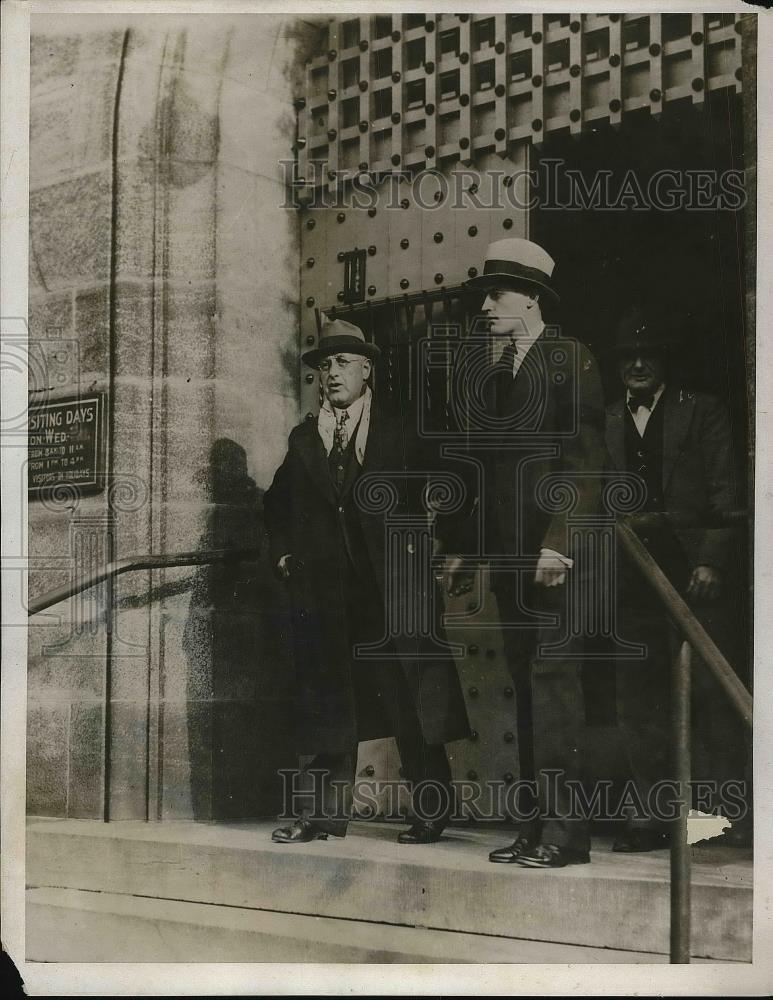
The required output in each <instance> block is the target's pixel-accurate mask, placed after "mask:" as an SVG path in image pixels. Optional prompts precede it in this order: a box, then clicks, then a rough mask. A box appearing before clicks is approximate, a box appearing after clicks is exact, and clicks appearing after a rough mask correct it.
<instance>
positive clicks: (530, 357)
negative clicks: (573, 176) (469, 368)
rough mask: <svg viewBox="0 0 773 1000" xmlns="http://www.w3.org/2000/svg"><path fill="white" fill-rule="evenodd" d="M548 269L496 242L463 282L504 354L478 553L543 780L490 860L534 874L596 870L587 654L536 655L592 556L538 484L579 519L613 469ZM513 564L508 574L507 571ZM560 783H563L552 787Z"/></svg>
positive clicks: (483, 450) (485, 458)
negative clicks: (588, 773) (537, 622)
mask: <svg viewBox="0 0 773 1000" xmlns="http://www.w3.org/2000/svg"><path fill="white" fill-rule="evenodd" d="M553 267H554V262H553V260H552V258H551V257H550V255H549V254H548V253H547V252H546V251H545V250H544V249H543V248H542V247H540V246H538V245H537V244H536V243H533V242H532V241H530V240H525V239H504V240H498V241H496V242H495V243H492V244H491V245H490V246H489V248H488V251H487V254H486V261H485V264H484V268H483V273H482V274H480V275H477V276H476V277H474V278H473V279H472V280H471V281H470V282H468V285H469V286H470V287H472V288H480V289H482V290H483V291H485V300H484V302H483V304H482V313H483V314H484V315H485V317H486V319H487V320H488V329H489V336H490V338H491V341H493V343H494V346H495V349H496V347H498V346H499V345H500V344H503V349H502V348H501V347H500V348H499V350H498V351H497V352H496V353H498V354H499V357H498V358H497V359H496V360H495V361H494V362H493V364H492V365H491V366H490V368H489V369H488V371H485V370H482V372H481V375H480V378H479V379H478V384H480V385H482V387H483V392H482V394H483V395H484V396H485V412H483V413H480V414H479V415H477V418H474V422H475V423H476V424H477V427H476V428H475V429H474V430H473V433H472V435H471V440H472V442H473V444H472V447H473V449H474V451H475V452H476V455H477V458H478V459H479V461H480V465H481V468H482V470H483V489H484V493H483V495H482V496H481V498H480V507H479V519H480V523H481V525H482V533H483V545H484V549H483V551H484V552H485V553H486V554H487V555H490V556H491V557H493V558H492V560H491V561H492V573H491V580H492V589H493V591H494V593H495V595H496V598H497V604H498V607H499V613H500V619H501V620H502V621H503V623H504V624H503V639H504V643H505V651H506V654H507V659H508V666H509V669H510V672H511V675H512V677H513V682H514V688H515V693H516V702H517V715H518V731H519V732H518V744H517V746H518V757H517V758H515V755H514V765H515V763H516V759H517V760H518V761H519V770H520V776H521V778H522V779H536V780H537V783H538V786H539V800H540V801H539V812H540V815H541V816H542V818H543V821H542V822H541V823H540V822H534V823H526V822H519V816H517V815H513V816H512V819H513V820H515V822H516V824H517V831H518V832H517V836H516V839H515V841H514V842H513V843H512V844H510V845H508V846H507V847H503V848H499V849H497V850H495V851H493V852H492V853H491V854H490V855H489V860H491V861H492V862H496V863H499V864H518V865H521V866H523V867H532V868H557V867H563V866H564V865H566V864H576V863H584V862H587V861H589V860H590V855H589V850H590V838H589V834H588V827H587V823H585V822H583V821H582V820H581V819H576V818H566V817H567V816H568V808H567V807H568V801H569V800H568V795H569V793H568V790H567V789H568V786H567V785H566V783H565V782H566V779H569V778H577V779H579V778H581V777H582V763H583V753H582V748H581V742H582V733H583V729H584V716H583V696H582V688H581V676H580V668H581V662H582V656H581V648H580V646H581V643H580V644H578V648H577V649H575V650H574V652H573V653H572V656H571V658H569V657H567V658H566V659H541V658H540V657H539V656H537V647H538V643H549V642H551V641H553V642H555V641H557V640H558V638H559V637H560V634H561V629H562V627H565V625H566V620H567V590H568V588H567V581H568V580H569V579H570V577H571V575H572V574H574V575H575V576H576V575H577V574H585V573H586V569H585V565H584V560H583V553H582V552H580V551H574V550H571V549H570V542H569V537H568V529H567V514H568V511H567V510H563V511H560V512H559V511H557V510H555V509H550V505H549V504H546V503H545V502H544V497H541V494H540V486H539V484H540V483H541V482H546V481H548V480H547V479H546V477H553V476H557V477H568V478H569V480H570V483H569V488H570V489H571V490H573V491H574V492H575V496H576V503H575V506H574V510H573V511H572V513H573V514H574V515H575V516H578V515H584V514H594V513H595V512H596V511H597V510H598V509H599V502H600V501H599V498H600V473H601V470H603V468H604V465H605V451H604V443H603V434H604V402H603V397H602V390H601V382H600V378H599V372H598V366H597V364H596V361H595V359H594V358H593V356H592V355H591V353H590V352H589V351H588V349H587V348H586V347H585V346H584V345H583V344H580V343H579V342H577V341H576V340H573V339H571V338H569V337H564V336H561V337H558V336H557V335H554V333H555V331H548V330H547V329H546V325H545V321H544V319H543V304H545V303H550V302H555V301H557V298H558V296H557V295H556V293H555V291H554V289H553V283H552V273H553ZM481 346H483V347H486V346H487V345H485V344H483V345H481ZM476 442H477V444H476ZM497 559H499V560H500V563H499V566H498V565H497ZM507 560H509V561H510V563H511V566H510V567H506V566H505V565H504V563H505V562H506V561H507ZM516 560H522V565H523V563H528V561H529V560H531V561H532V565H531V569H529V570H528V577H527V576H526V574H525V573H522V569H514V564H515V561H516ZM463 567H464V561H463V559H457V560H454V561H452V562H451V563H450V564H449V573H448V585H449V589H450V590H451V592H463V590H464V589H465V588H466V587H468V586H469V578H466V577H465V574H464V569H463ZM582 578H583V579H584V575H583V577H582ZM524 607H526V608H529V609H532V610H534V611H537V612H549V613H551V614H554V615H556V616H557V620H558V623H559V624H558V627H557V628H553V629H552V630H551V629H546V628H543V629H538V628H537V627H533V626H532V627H528V626H526V625H525V623H524ZM508 622H509V623H520V625H515V624H510V625H508V624H507V623H508ZM516 770H518V768H516V766H514V767H513V771H516ZM552 770H555V771H558V772H560V777H559V778H558V781H556V782H553V783H550V782H546V780H545V778H546V776H547V774H548V772H549V771H552ZM519 805H520V808H519V810H518V811H519V812H520V813H521V817H520V818H521V819H523V817H524V815H525V814H526V813H527V812H528V809H529V806H528V804H527V803H526V801H525V800H521V802H520V804H519Z"/></svg>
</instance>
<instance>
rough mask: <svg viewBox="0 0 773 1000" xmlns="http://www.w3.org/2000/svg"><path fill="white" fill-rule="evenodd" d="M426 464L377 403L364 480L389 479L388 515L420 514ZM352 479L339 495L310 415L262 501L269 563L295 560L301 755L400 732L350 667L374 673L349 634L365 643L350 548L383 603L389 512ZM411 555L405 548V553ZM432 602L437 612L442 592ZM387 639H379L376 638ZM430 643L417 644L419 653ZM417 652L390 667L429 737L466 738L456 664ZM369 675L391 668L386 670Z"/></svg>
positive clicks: (407, 649) (435, 740)
mask: <svg viewBox="0 0 773 1000" xmlns="http://www.w3.org/2000/svg"><path fill="white" fill-rule="evenodd" d="M353 464H354V465H355V466H356V462H354V463H353ZM423 468H426V455H425V453H424V450H423V449H422V448H421V447H420V446H419V444H418V442H417V441H416V439H415V438H414V437H413V435H412V434H411V433H410V432H409V431H408V430H407V428H406V426H405V424H403V423H402V422H400V421H397V422H396V421H394V420H388V419H386V418H385V417H383V416H382V414H380V413H379V411H378V408H377V406H376V404H375V400H374V405H373V407H372V409H371V420H370V428H369V432H368V440H367V445H366V449H365V460H364V465H363V468H362V472H361V475H365V474H367V473H377V472H384V473H385V474H391V475H390V476H389V478H390V481H391V482H392V483H393V485H394V486H395V487H396V490H397V498H398V503H397V507H396V508H395V509H394V510H393V511H391V512H390V513H391V515H394V514H395V513H397V514H401V513H403V514H404V513H409V512H411V513H419V512H420V508H419V495H420V490H419V489H417V488H416V487H417V480H416V479H415V478H413V476H411V477H408V476H405V475H404V474H405V473H406V472H411V473H413V472H418V471H421V470H422V469H423ZM401 472H402V473H403V476H402V477H401V476H400V475H399V474H400V473H401ZM355 483H356V476H354V475H352V476H349V477H348V478H347V481H346V482H345V483H344V486H343V489H342V491H341V493H340V495H337V494H336V492H335V489H334V487H333V484H332V481H331V477H330V473H329V469H328V461H327V456H326V454H325V449H324V447H323V444H322V441H321V439H320V437H319V433H318V430H317V421H316V419H314V418H307V419H306V420H305V421H304V422H303V423H301V424H299V425H298V426H297V427H295V428H294V429H293V430H292V432H291V433H290V438H289V443H288V450H287V455H286V456H285V459H284V461H283V462H282V464H281V466H280V467H279V469H278V470H277V472H276V474H275V476H274V481H273V483H272V484H271V486H270V488H269V489H268V490H267V492H266V494H265V496H264V507H265V517H266V527H267V530H268V535H269V544H270V552H271V559H272V560H273V562H274V564H276V562H277V561H278V560H279V558H280V557H281V556H283V555H285V554H287V553H291V554H292V555H293V558H294V562H293V569H292V572H291V575H290V580H289V588H290V598H291V615H292V629H293V636H292V639H293V650H294V660H295V668H296V674H297V712H296V722H297V737H298V752H299V753H306V754H317V753H323V752H327V753H337V752H345V751H350V750H351V749H352V747H353V746H354V745H355V744H356V743H357V741H358V740H364V739H377V738H380V737H383V736H389V735H394V734H393V733H390V732H389V729H388V726H387V724H386V721H385V719H384V718H383V717H382V715H381V713H380V712H379V711H378V706H377V705H362V704H359V705H358V704H356V702H355V691H354V685H353V680H352V670H353V669H357V670H369V669H371V667H370V666H369V664H368V663H367V662H358V663H356V664H353V662H352V655H351V648H352V637H353V635H355V634H356V635H357V638H358V640H360V641H362V639H363V636H362V627H361V626H362V622H352V621H350V620H349V618H348V612H349V611H350V609H351V599H350V596H349V595H350V593H351V582H350V577H349V576H348V571H347V568H346V558H345V554H344V552H345V546H347V545H349V546H352V545H353V546H358V545H359V547H360V548H362V547H364V548H365V550H366V551H365V552H359V553H357V563H358V565H359V566H360V567H362V566H363V565H367V564H368V563H369V565H370V567H372V580H371V581H370V584H371V585H370V586H367V587H366V588H364V590H369V591H371V592H376V593H378V594H380V595H381V597H382V599H383V594H384V590H385V581H386V569H385V540H386V532H385V516H386V515H385V514H384V513H375V512H373V511H365V510H363V505H362V504H361V503H359V502H358V500H357V494H356V491H355ZM406 548H407V546H406ZM410 554H411V553H410V549H408V552H407V554H406V557H410ZM415 554H416V555H418V553H415ZM430 579H431V575H430ZM428 586H432V584H428ZM434 597H435V598H436V599H435V600H434V602H433V604H434V607H435V608H436V609H437V610H438V611H439V594H435V595H434ZM399 599H400V594H399V593H398V594H397V596H395V595H394V594H392V595H391V596H390V597H389V598H388V599H387V602H386V603H387V604H389V602H390V601H394V600H399ZM436 618H439V615H436ZM357 626H359V627H357ZM438 632H439V630H438ZM381 637H382V636H381V634H374V635H373V637H372V638H373V640H374V641H378V640H379V639H381ZM425 646H426V643H422V642H421V641H418V642H414V645H413V651H414V654H415V653H416V652H417V651H420V650H421V649H422V648H424V647H425ZM410 654H411V646H410V644H408V645H405V644H403V646H402V647H401V648H400V657H401V658H400V661H399V662H396V663H394V664H393V669H398V670H399V669H402V670H403V671H404V673H405V677H406V679H407V681H408V687H409V690H410V692H411V695H412V698H413V701H414V704H415V706H416V709H417V713H418V716H419V719H420V722H421V725H422V730H423V732H424V737H425V739H426V741H427V742H428V743H429V744H433V745H434V744H440V743H444V742H449V741H450V740H454V739H458V738H460V737H462V736H465V735H467V733H468V725H467V715H466V711H465V707H464V699H463V696H462V692H461V688H460V686H459V679H458V675H457V671H456V667H455V666H454V663H453V660H452V659H451V658H450V656H449V657H446V658H442V659H433V660H417V659H413V658H411V655H410ZM372 669H374V670H375V669H384V665H383V664H381V666H380V667H377V666H376V665H374V666H373V668H372ZM386 669H387V670H389V669H392V667H390V666H387V668H386Z"/></svg>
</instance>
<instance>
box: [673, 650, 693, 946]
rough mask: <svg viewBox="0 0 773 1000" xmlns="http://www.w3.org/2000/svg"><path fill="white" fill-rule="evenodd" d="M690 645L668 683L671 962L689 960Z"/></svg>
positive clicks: (676, 664)
mask: <svg viewBox="0 0 773 1000" xmlns="http://www.w3.org/2000/svg"><path fill="white" fill-rule="evenodd" d="M691 666H692V647H691V646H690V644H689V642H687V641H686V640H685V641H683V642H682V645H681V647H680V649H679V655H678V656H677V657H676V659H675V661H674V666H673V676H672V685H671V712H672V719H671V725H672V735H673V740H672V743H673V747H674V764H675V772H676V773H675V775H674V777H675V778H676V782H677V787H678V789H679V791H678V795H677V806H678V808H679V816H678V818H677V820H676V822H675V823H674V827H673V831H672V834H671V964H672V965H687V964H689V962H690V916H691V914H690V889H691V886H690V862H691V856H690V845H689V844H688V843H687V817H688V814H689V812H690V799H691V795H690V778H691V764H690V670H691Z"/></svg>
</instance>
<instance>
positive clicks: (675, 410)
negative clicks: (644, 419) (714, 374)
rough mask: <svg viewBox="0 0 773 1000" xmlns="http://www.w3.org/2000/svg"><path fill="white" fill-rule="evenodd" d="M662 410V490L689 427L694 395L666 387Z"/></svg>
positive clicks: (672, 469)
mask: <svg viewBox="0 0 773 1000" xmlns="http://www.w3.org/2000/svg"><path fill="white" fill-rule="evenodd" d="M661 403H662V404H663V405H664V407H665V409H664V412H663V490H664V492H665V490H666V488H667V487H668V483H669V480H670V479H671V475H672V474H673V471H674V466H675V465H676V460H677V458H678V457H679V453H680V451H681V450H682V445H683V443H684V439H685V438H686V437H687V432H688V431H689V429H690V421H691V420H692V415H693V410H694V409H695V395H694V394H693V393H691V392H690V393H687V392H684V391H683V390H682V389H676V388H673V389H672V388H671V387H670V386H669V387H667V388H666V390H665V392H664V393H663V395H662V397H661Z"/></svg>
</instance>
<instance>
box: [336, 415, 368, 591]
mask: <svg viewBox="0 0 773 1000" xmlns="http://www.w3.org/2000/svg"><path fill="white" fill-rule="evenodd" d="M361 419H362V417H360V420H361ZM359 429H360V422H359V421H357V423H356V425H355V426H354V428H353V429H352V431H351V435H350V437H349V441H348V442H347V445H346V448H345V449H344V452H343V454H340V453H338V452H337V451H336V449H335V448H332V449H331V451H330V454H329V455H328V459H327V463H328V471H329V473H330V479H331V481H332V483H333V489H334V491H335V494H336V496H337V497H341V494H342V487H343V486H344V485H345V484H348V483H350V482H351V480H352V478H354V479H357V478H358V477H359V475H360V473H361V472H362V469H361V467H360V463H359V462H358V461H357V455H356V453H355V445H356V441H357V432H358V431H359ZM353 494H354V487H353V486H352V488H351V489H349V490H347V492H346V496H345V498H343V503H342V505H341V506H342V507H343V511H341V510H339V512H338V513H339V519H338V526H339V529H340V531H341V535H342V542H343V548H344V551H345V552H346V554H347V556H348V560H347V562H348V568H349V570H350V571H351V570H354V572H355V574H356V576H357V577H358V578H359V579H361V580H367V581H370V580H371V579H372V576H373V567H372V564H371V561H370V556H369V554H368V547H367V544H366V542H365V535H364V534H363V530H362V524H361V522H360V516H359V513H358V510H357V507H356V503H355V500H354V496H353Z"/></svg>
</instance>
